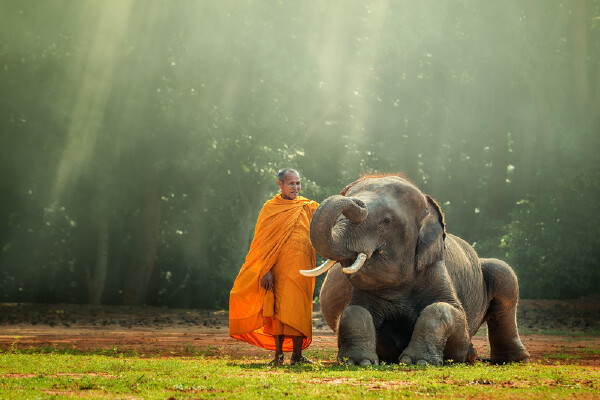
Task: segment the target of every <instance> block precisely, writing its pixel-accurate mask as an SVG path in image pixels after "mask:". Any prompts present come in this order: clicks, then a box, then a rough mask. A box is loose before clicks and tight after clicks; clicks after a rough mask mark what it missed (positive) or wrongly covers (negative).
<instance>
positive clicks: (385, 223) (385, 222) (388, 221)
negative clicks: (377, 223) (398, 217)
mask: <svg viewBox="0 0 600 400" xmlns="http://www.w3.org/2000/svg"><path fill="white" fill-rule="evenodd" d="M390 222H392V219H391V218H389V217H385V218H384V219H382V220H381V223H382V224H383V225H388V224H389V223H390Z"/></svg>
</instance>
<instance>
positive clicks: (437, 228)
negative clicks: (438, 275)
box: [415, 196, 446, 271]
mask: <svg viewBox="0 0 600 400" xmlns="http://www.w3.org/2000/svg"><path fill="white" fill-rule="evenodd" d="M426 197H427V210H426V211H425V217H423V220H422V221H421V229H419V239H418V240H417V250H416V252H417V254H416V257H415V259H416V267H417V271H421V270H422V269H423V268H425V267H426V266H427V265H431V264H433V263H436V262H438V261H441V260H442V259H443V257H444V240H445V239H446V222H445V220H444V214H443V213H442V210H441V209H440V206H439V205H438V204H437V203H436V202H435V200H434V199H432V198H431V197H429V196H426Z"/></svg>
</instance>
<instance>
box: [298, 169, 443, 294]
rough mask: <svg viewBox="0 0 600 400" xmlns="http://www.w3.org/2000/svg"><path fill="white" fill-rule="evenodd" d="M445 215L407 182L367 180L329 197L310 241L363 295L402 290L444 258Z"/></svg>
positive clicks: (314, 221)
mask: <svg viewBox="0 0 600 400" xmlns="http://www.w3.org/2000/svg"><path fill="white" fill-rule="evenodd" d="M445 235H446V230H445V222H444V215H443V214H442V212H441V210H440V208H439V206H438V204H437V203H436V202H435V200H433V199H432V198H431V197H429V196H427V195H425V194H423V193H422V192H421V191H420V190H419V189H418V188H417V187H416V186H415V185H414V184H412V183H411V182H410V181H409V180H408V179H406V178H404V177H402V176H398V175H391V176H366V177H363V178H361V179H359V180H358V181H356V182H354V183H352V184H350V185H348V186H347V187H346V188H345V189H344V190H343V191H342V192H341V194H340V195H337V196H331V197H329V198H327V199H325V201H323V202H322V203H321V205H320V206H319V208H318V209H317V210H316V212H315V214H314V216H313V219H312V222H311V226H310V239H311V242H312V244H313V246H314V247H315V249H316V250H317V252H318V253H319V254H321V255H322V256H324V257H326V258H328V262H326V263H325V264H323V266H321V267H319V268H316V269H315V270H310V271H302V272H303V273H304V274H305V275H313V276H314V275H318V274H321V273H323V272H325V271H326V270H327V269H329V268H330V267H331V266H332V265H333V264H335V262H339V263H340V264H341V265H342V267H344V268H343V271H344V272H345V273H346V274H348V277H349V279H350V282H351V283H352V285H353V286H355V287H356V288H358V289H361V290H372V289H385V288H392V287H399V286H402V285H403V284H405V283H407V282H410V281H411V280H412V278H413V277H414V276H415V274H418V273H419V272H420V271H421V270H422V269H423V268H425V267H426V266H427V265H431V264H433V263H436V262H438V261H440V260H442V258H443V253H444V239H445Z"/></svg>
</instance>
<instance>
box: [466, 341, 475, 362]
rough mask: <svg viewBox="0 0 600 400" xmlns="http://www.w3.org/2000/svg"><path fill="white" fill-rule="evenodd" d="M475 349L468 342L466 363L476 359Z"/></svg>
mask: <svg viewBox="0 0 600 400" xmlns="http://www.w3.org/2000/svg"><path fill="white" fill-rule="evenodd" d="M477 355H478V354H477V350H475V347H473V343H469V350H468V351H467V358H466V359H465V362H466V363H469V364H473V363H474V362H475V360H477Z"/></svg>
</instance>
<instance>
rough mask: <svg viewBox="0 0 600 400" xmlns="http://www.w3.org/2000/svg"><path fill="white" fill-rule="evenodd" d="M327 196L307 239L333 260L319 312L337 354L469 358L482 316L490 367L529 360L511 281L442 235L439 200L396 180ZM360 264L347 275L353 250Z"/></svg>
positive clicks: (494, 264)
mask: <svg viewBox="0 0 600 400" xmlns="http://www.w3.org/2000/svg"><path fill="white" fill-rule="evenodd" d="M342 194H344V196H332V197H329V198H328V199H326V200H325V201H324V202H323V203H322V204H321V206H320V207H319V208H318V209H317V211H316V212H315V214H314V216H313V219H312V223H311V230H310V238H311V241H312V243H313V245H314V247H315V248H316V250H317V252H318V253H319V254H321V255H322V256H324V257H326V258H328V259H331V260H337V261H338V262H339V264H336V265H335V266H334V267H333V268H332V269H331V270H330V271H329V272H328V275H327V277H326V279H325V281H324V283H323V286H322V288H321V294H320V300H321V311H322V313H323V316H324V318H325V320H326V322H327V323H328V324H329V326H330V327H331V328H332V329H333V330H334V331H335V332H337V334H338V349H339V353H338V359H339V360H340V361H341V362H347V363H349V364H356V365H370V364H373V365H375V364H378V363H379V362H380V361H385V362H402V363H405V364H418V365H425V364H432V365H442V364H443V363H444V360H453V361H455V362H472V361H473V360H474V359H475V358H476V352H475V350H474V349H473V347H472V345H471V337H472V336H473V335H474V334H475V333H476V332H477V330H478V328H479V327H480V326H481V324H482V323H483V322H487V324H488V335H489V342H490V349H491V361H492V362H493V363H504V362H516V361H529V354H528V353H527V351H526V350H525V347H524V346H523V344H522V343H521V340H520V338H519V334H518V331H517V321H516V307H517V302H518V298H519V287H518V283H517V277H516V275H515V273H514V272H513V270H512V269H511V267H510V266H509V265H508V264H506V263H504V262H503V261H500V260H497V259H484V258H479V257H478V256H477V254H476V253H475V250H474V249H473V248H472V247H471V246H470V245H469V244H467V243H466V242H465V241H464V240H462V239H460V238H459V237H456V236H453V235H450V234H448V235H446V232H445V222H444V217H443V214H442V212H441V210H440V208H439V206H438V205H437V203H436V202H435V201H434V200H433V199H431V198H430V197H429V196H426V195H424V194H423V193H422V192H421V191H420V190H419V189H418V188H417V187H415V186H414V185H413V184H412V183H410V182H409V181H408V180H406V179H404V178H401V177H398V176H387V177H376V178H366V179H363V180H359V181H357V182H355V183H354V184H353V185H352V186H350V188H349V189H348V188H347V189H345V193H344V192H342ZM361 252H362V253H365V254H366V255H367V256H368V259H367V261H366V262H365V264H364V266H363V267H362V268H361V269H360V270H359V271H357V272H355V273H352V274H349V275H346V274H345V273H344V272H342V266H343V267H348V266H349V265H350V264H352V263H353V262H354V260H355V259H356V257H357V254H359V253H361Z"/></svg>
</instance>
